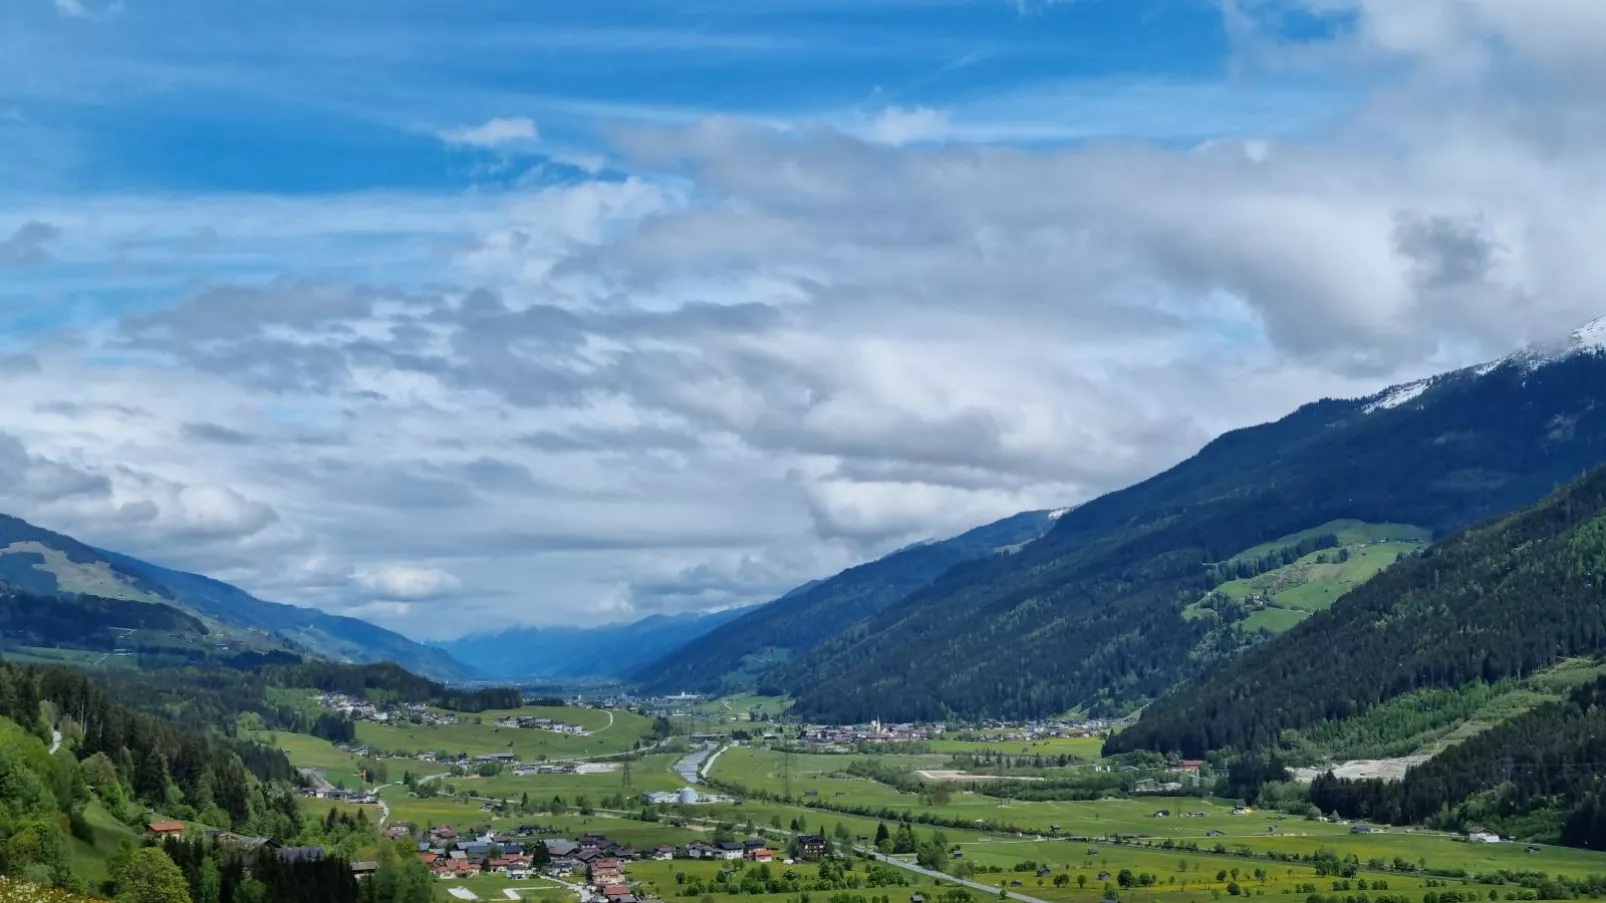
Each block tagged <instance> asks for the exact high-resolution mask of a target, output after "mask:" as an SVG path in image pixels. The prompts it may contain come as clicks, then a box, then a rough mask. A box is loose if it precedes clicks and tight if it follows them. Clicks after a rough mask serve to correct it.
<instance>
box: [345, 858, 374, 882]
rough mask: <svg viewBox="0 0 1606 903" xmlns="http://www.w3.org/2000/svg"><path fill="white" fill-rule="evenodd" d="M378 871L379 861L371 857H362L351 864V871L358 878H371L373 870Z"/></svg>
mask: <svg viewBox="0 0 1606 903" xmlns="http://www.w3.org/2000/svg"><path fill="white" fill-rule="evenodd" d="M377 871H379V863H377V862H374V861H373V860H371V859H363V860H359V861H357V862H353V863H352V864H351V873H352V874H353V875H355V876H357V877H358V878H371V877H373V874H374V872H377Z"/></svg>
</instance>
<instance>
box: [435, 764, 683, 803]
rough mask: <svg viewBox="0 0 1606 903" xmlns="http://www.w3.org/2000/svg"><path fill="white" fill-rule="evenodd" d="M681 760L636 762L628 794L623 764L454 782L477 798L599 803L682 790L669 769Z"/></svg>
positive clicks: (677, 779) (632, 765)
mask: <svg viewBox="0 0 1606 903" xmlns="http://www.w3.org/2000/svg"><path fill="white" fill-rule="evenodd" d="M680 758H681V756H680V755H676V754H654V755H647V756H642V757H641V758H639V759H635V760H633V761H632V762H631V763H630V783H631V788H632V790H631V791H626V790H625V787H624V774H623V767H622V764H620V763H612V762H610V763H607V766H606V767H608V768H609V770H607V771H601V770H599V771H594V772H590V773H586V774H579V773H577V774H540V775H529V776H524V777H521V776H519V775H515V774H511V773H506V772H504V773H503V774H499V775H496V776H495V777H490V778H452V779H451V781H452V783H453V784H454V785H456V786H459V787H461V788H463V789H465V790H472V791H473V792H474V793H475V794H481V795H484V796H493V797H499V798H503V799H507V798H513V799H517V798H518V797H519V795H520V794H524V793H528V794H529V795H530V798H531V799H538V800H541V801H543V802H545V801H546V800H550V799H551V798H552V797H554V796H561V797H563V798H564V799H565V800H568V801H570V802H573V801H574V799H575V798H576V797H579V796H586V797H589V798H590V799H591V800H592V801H593V802H595V801H596V800H598V799H600V798H602V797H604V796H612V795H614V794H616V793H626V794H627V795H629V793H630V792H634V793H636V794H640V793H645V792H647V791H649V790H666V791H672V790H678V789H680V787H681V786H683V784H684V783H685V782H684V781H682V780H681V779H680V776H679V775H677V774H675V773H674V772H672V771H670V770H669V767H670V766H671V765H673V764H674V763H675V761H676V760H678V759H680ZM418 764H422V763H418ZM414 770H415V771H416V770H417V769H416V768H415V769H414Z"/></svg>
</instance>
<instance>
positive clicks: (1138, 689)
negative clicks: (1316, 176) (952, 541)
mask: <svg viewBox="0 0 1606 903" xmlns="http://www.w3.org/2000/svg"><path fill="white" fill-rule="evenodd" d="M1603 338H1606V323H1595V324H1591V325H1590V326H1588V327H1585V328H1583V329H1580V330H1578V331H1576V332H1575V333H1573V335H1572V336H1571V337H1570V339H1569V340H1568V341H1567V342H1564V343H1561V344H1558V345H1554V346H1547V347H1536V348H1530V349H1525V350H1523V351H1521V352H1518V353H1516V354H1513V355H1510V356H1508V357H1506V358H1502V359H1500V360H1498V361H1493V362H1490V363H1488V364H1484V365H1480V366H1477V367H1471V368H1467V369H1463V370H1459V371H1455V372H1453V373H1447V374H1444V375H1441V376H1438V377H1434V378H1432V379H1427V380H1421V381H1417V382H1413V383H1409V384H1405V385H1401V386H1396V387H1393V388H1391V389H1388V390H1385V391H1383V392H1381V393H1378V394H1376V395H1373V396H1370V397H1366V398H1359V399H1324V400H1321V401H1317V402H1313V403H1311V404H1307V405H1305V406H1303V407H1301V408H1300V409H1299V410H1297V411H1295V412H1294V413H1292V414H1290V415H1288V416H1287V417H1284V418H1282V419H1281V420H1278V421H1276V422H1273V423H1268V424H1263V425H1260V426H1255V427H1250V428H1247V429H1242V430H1237V431H1234V432H1231V433H1228V434H1226V435H1223V436H1221V437H1220V438H1218V439H1216V440H1215V441H1213V442H1211V443H1209V444H1208V445H1207V446H1206V447H1205V448H1204V449H1202V450H1201V451H1200V452H1199V453H1198V454H1197V455H1195V456H1193V457H1192V458H1190V459H1188V460H1187V461H1184V462H1182V463H1181V464H1179V465H1177V466H1176V467H1173V468H1171V469H1170V470H1167V471H1166V472H1164V473H1161V474H1159V475H1157V476H1155V477H1153V478H1151V479H1149V480H1146V481H1143V482H1141V483H1139V484H1137V485H1134V486H1131V487H1129V488H1126V489H1123V490H1120V491H1117V492H1112V493H1110V494H1108V495H1105V496H1102V497H1100V498H1097V499H1094V500H1093V501H1090V502H1088V503H1086V504H1084V505H1082V506H1080V507H1078V508H1076V509H1074V510H1071V511H1069V512H1067V513H1065V514H1064V516H1062V517H1060V518H1058V519H1057V520H1056V521H1055V522H1054V523H1053V527H1052V529H1050V530H1048V532H1047V533H1046V534H1045V535H1043V537H1042V538H1041V539H1038V540H1036V541H1034V542H1029V543H1026V544H1025V545H1022V546H1020V547H1018V548H1016V549H1014V550H1012V553H1011V554H1008V555H996V554H979V555H976V556H973V557H971V558H969V559H966V560H962V561H958V562H950V563H947V564H946V566H944V567H942V568H941V569H937V568H933V569H932V570H933V571H935V573H926V574H922V575H920V576H921V579H919V580H917V581H914V582H915V583H916V584H917V585H916V586H915V588H913V589H912V591H908V592H907V593H906V594H904V595H902V596H899V597H897V598H886V597H882V598H879V599H877V600H876V601H875V602H874V603H873V604H871V605H869V606H866V607H865V608H863V609H861V610H860V612H859V617H858V618H857V619H856V620H854V621H853V622H852V623H851V624H850V625H848V626H845V627H838V626H837V625H836V624H830V625H827V626H830V627H831V628H832V629H833V631H834V632H831V633H830V634H829V635H827V636H824V637H818V636H815V635H810V636H808V637H806V638H805V639H804V641H803V642H801V643H796V645H797V646H799V647H802V648H801V649H799V650H793V649H791V648H789V647H788V645H787V644H788V642H789V641H790V637H791V636H792V635H793V634H792V632H793V630H794V629H795V627H791V626H788V627H782V626H779V625H783V624H795V623H797V622H798V621H801V622H804V623H808V622H809V619H808V618H807V617H806V616H800V617H798V618H797V620H796V621H788V619H787V617H786V614H787V612H788V611H794V612H798V613H799V614H800V615H803V614H804V613H806V612H807V611H808V604H809V601H808V600H809V599H810V598H811V596H813V595H814V594H817V593H820V592H822V591H824V590H825V588H826V587H829V586H831V585H832V584H833V583H838V584H840V583H842V582H846V581H847V580H848V578H849V575H851V574H853V573H854V572H852V571H850V572H847V573H845V574H843V575H839V577H837V578H833V579H832V580H830V581H825V582H824V583H822V584H820V585H819V586H816V587H813V588H811V589H810V590H809V591H808V592H806V593H800V594H797V595H795V596H793V597H792V598H790V599H786V600H782V601H779V602H775V603H770V604H769V605H767V606H764V607H763V608H760V609H758V610H756V611H754V612H752V613H750V614H749V615H747V616H745V617H743V618H740V619H737V620H736V621H733V622H731V623H730V624H727V625H725V626H724V627H723V628H721V629H720V630H719V631H715V632H714V633H711V634H710V635H709V636H708V637H707V638H704V639H703V640H700V641H697V642H694V643H692V644H690V645H689V646H688V647H685V648H683V649H681V650H677V651H676V652H674V653H671V654H670V655H669V656H667V657H666V658H665V659H663V660H662V661H661V662H660V663H658V664H656V665H654V666H652V667H651V668H649V669H644V671H643V672H642V673H641V676H642V677H643V678H645V679H646V680H647V682H648V684H649V686H654V687H659V688H664V689H668V688H671V687H679V688H685V687H691V688H712V687H713V686H715V683H714V681H722V682H724V683H725V684H727V685H728V683H729V681H728V678H727V677H726V676H728V675H732V674H736V675H738V676H741V675H742V673H743V672H742V668H744V667H747V665H749V664H751V663H752V662H753V656H755V655H759V656H762V655H765V654H767V653H766V652H765V650H768V649H776V648H786V649H787V654H785V655H775V656H774V658H775V659H777V661H768V662H760V667H757V668H753V669H750V670H751V671H753V672H756V673H753V674H752V675H751V678H750V679H751V680H753V681H754V682H755V683H756V684H757V685H758V687H759V688H760V689H761V690H762V691H765V692H772V693H786V694H790V695H792V696H793V697H794V698H795V699H796V705H797V709H798V711H799V712H800V713H801V714H803V715H804V716H805V717H809V718H816V719H821V720H835V721H860V720H867V719H870V718H876V717H879V718H882V719H896V720H903V719H937V718H943V717H947V716H951V715H958V716H972V717H983V716H992V717H1034V716H1047V715H1056V714H1060V713H1064V712H1069V711H1084V712H1095V713H1101V714H1116V713H1124V712H1129V711H1131V710H1133V709H1135V708H1137V707H1139V706H1142V705H1144V704H1146V703H1148V702H1150V701H1152V700H1154V699H1157V698H1160V697H1161V696H1163V695H1164V694H1166V693H1167V692H1168V691H1170V690H1171V688H1173V687H1175V686H1177V685H1178V684H1179V683H1181V682H1184V681H1193V680H1197V679H1199V678H1200V677H1201V676H1202V675H1204V674H1206V673H1208V672H1210V671H1211V670H1212V669H1213V668H1214V667H1216V666H1217V665H1218V664H1219V663H1220V662H1222V661H1225V660H1228V659H1230V658H1231V657H1232V656H1233V655H1234V654H1235V653H1236V652H1238V651H1239V650H1241V649H1242V648H1243V647H1245V646H1247V645H1250V644H1253V643H1255V642H1258V641H1260V640H1262V639H1264V637H1265V636H1266V635H1267V634H1268V633H1270V632H1271V631H1268V630H1259V629H1255V630H1245V629H1243V626H1242V624H1241V623H1228V624H1224V623H1223V622H1222V618H1220V617H1215V616H1211V615H1210V614H1209V613H1206V614H1205V615H1201V613H1200V603H1201V601H1202V600H1204V599H1206V598H1208V597H1209V596H1210V594H1212V593H1215V592H1217V591H1218V590H1219V589H1221V588H1222V587H1223V584H1224V580H1223V577H1222V574H1221V571H1220V567H1219V564H1220V563H1222V562H1227V561H1230V560H1233V559H1235V558H1236V557H1237V556H1241V555H1243V554H1245V553H1247V552H1250V551H1252V550H1254V549H1257V548H1262V547H1265V546H1267V544H1272V545H1273V546H1275V545H1276V544H1277V543H1279V542H1282V541H1284V540H1287V539H1289V538H1290V537H1295V536H1298V535H1301V534H1305V533H1308V531H1312V530H1317V529H1319V528H1323V525H1328V524H1333V523H1358V524H1361V525H1363V526H1365V525H1371V526H1374V527H1376V528H1377V529H1379V530H1382V531H1383V532H1387V531H1388V530H1395V531H1404V532H1403V533H1401V534H1400V535H1401V536H1414V537H1443V536H1445V535H1448V534H1451V533H1454V532H1456V531H1459V530H1462V529H1464V528H1466V527H1468V526H1470V525H1472V524H1474V523H1477V522H1479V521H1482V520H1485V519H1488V518H1492V517H1496V516H1499V515H1502V514H1505V513H1507V512H1510V511H1512V510H1514V509H1517V508H1519V507H1521V506H1524V505H1528V504H1531V503H1533V502H1535V501H1536V500H1538V499H1539V498H1541V497H1542V496H1544V495H1545V494H1546V493H1548V492H1550V491H1551V490H1553V489H1555V488H1556V487H1558V486H1560V485H1562V484H1565V483H1567V482H1569V481H1571V480H1572V479H1574V478H1576V477H1577V476H1579V475H1580V474H1581V473H1583V472H1584V471H1585V470H1587V469H1589V468H1591V467H1592V466H1594V465H1596V464H1597V463H1599V462H1600V461H1602V460H1603V459H1606V355H1603V354H1602V353H1601V351H1602V348H1601V345H1602V340H1603ZM1385 528H1386V529H1385ZM1356 548H1357V549H1360V548H1361V547H1360V546H1357V547H1356ZM1350 551H1351V550H1350V549H1347V548H1346V549H1341V550H1335V551H1333V552H1331V553H1328V554H1331V555H1333V556H1335V558H1336V557H1343V556H1348V555H1349V554H1350ZM882 564H883V563H882V562H876V563H873V564H872V565H866V566H865V568H872V569H873V568H876V567H877V566H879V565H882ZM902 589H904V587H902V586H900V587H896V588H893V589H891V590H890V591H889V592H888V593H887V596H896V595H897V593H898V592H899V591H900V590H902ZM1331 604H1332V602H1331V599H1327V600H1324V601H1323V605H1331ZM849 607H851V606H849ZM1314 607H1320V606H1314ZM765 622H769V623H771V624H773V625H776V626H773V627H770V628H769V629H767V630H765V629H762V624H763V623H765ZM748 628H752V629H753V630H754V635H753V636H750V637H747V638H745V639H743V641H742V642H741V643H740V644H736V643H732V644H727V643H724V642H717V641H716V639H718V638H722V637H726V636H731V635H732V634H733V633H734V632H736V631H738V630H744V629H748ZM791 642H795V641H791ZM727 645H729V646H730V647H731V648H727ZM733 653H737V654H735V655H734V656H733ZM780 659H784V660H780ZM733 665H735V666H736V667H735V669H734V670H733Z"/></svg>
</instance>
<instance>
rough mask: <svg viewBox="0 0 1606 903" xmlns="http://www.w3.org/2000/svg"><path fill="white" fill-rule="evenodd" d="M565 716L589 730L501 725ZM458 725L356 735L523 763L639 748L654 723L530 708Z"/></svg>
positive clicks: (372, 728) (378, 745) (364, 726)
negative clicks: (505, 755) (517, 718)
mask: <svg viewBox="0 0 1606 903" xmlns="http://www.w3.org/2000/svg"><path fill="white" fill-rule="evenodd" d="M514 714H517V715H528V716H531V717H548V718H561V719H563V720H565V721H568V722H569V723H570V724H579V725H581V726H582V727H585V728H586V729H587V730H589V731H591V733H590V734H588V735H586V736H577V735H571V734H559V733H556V732H554V731H546V730H537V729H531V728H510V727H499V726H498V725H497V724H496V720H497V719H498V718H501V717H503V716H506V715H514ZM459 717H460V718H461V719H462V720H460V721H458V723H456V724H400V725H384V724H376V723H374V722H372V721H362V722H358V724H357V740H358V741H359V742H362V743H366V744H368V746H369V747H371V748H373V749H376V750H384V751H385V752H389V753H397V754H401V755H415V754H417V753H421V752H445V753H449V754H453V755H455V754H457V753H467V754H468V755H471V756H481V755H488V754H490V753H501V752H512V753H515V754H516V755H518V757H519V758H520V759H521V760H523V761H525V762H539V761H544V760H553V759H579V758H588V757H594V756H607V755H614V754H617V753H621V752H627V751H629V750H631V749H633V748H635V746H636V744H637V743H638V742H644V741H645V740H646V739H647V738H649V737H650V736H651V734H652V722H651V721H649V720H648V719H646V718H643V717H642V716H640V715H637V714H636V713H634V712H626V711H601V710H597V709H581V708H537V707H533V706H531V707H526V708H523V709H516V710H511V711H490V712H483V713H481V714H479V715H462V716H459Z"/></svg>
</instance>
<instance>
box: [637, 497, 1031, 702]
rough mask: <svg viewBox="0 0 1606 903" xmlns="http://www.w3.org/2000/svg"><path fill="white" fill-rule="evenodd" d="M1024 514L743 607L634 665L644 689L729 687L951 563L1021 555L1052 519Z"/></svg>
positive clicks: (754, 679) (742, 684) (750, 682)
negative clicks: (732, 617)
mask: <svg viewBox="0 0 1606 903" xmlns="http://www.w3.org/2000/svg"><path fill="white" fill-rule="evenodd" d="M1054 520H1055V518H1054V515H1053V513H1051V512H1048V511H1030V512H1027V513H1024V514H1017V515H1015V516H1013V517H1009V518H1005V519H1004V520H1001V521H998V522H997V523H993V524H988V525H986V526H983V527H978V528H976V529H974V530H970V531H968V532H966V533H963V534H961V535H959V536H956V537H953V538H951V539H946V540H942V541H940V542H930V543H923V544H920V545H915V546H910V547H909V548H906V549H902V550H900V551H897V552H894V553H892V554H891V555H887V556H885V557H884V558H880V559H878V560H876V561H872V562H870V563H868V564H863V565H860V566H858V567H855V568H850V569H849V570H846V571H843V572H842V573H840V574H837V575H836V576H834V577H831V578H830V579H827V580H820V581H816V582H814V583H811V584H809V585H807V586H803V587H799V588H798V589H797V590H794V591H792V592H790V593H788V594H786V595H785V596H783V597H781V598H780V599H776V600H775V601H773V602H770V603H768V604H766V605H761V606H758V607H757V608H754V609H753V610H751V611H748V612H745V613H743V614H742V616H741V617H738V618H736V619H735V620H732V621H730V622H729V623H726V624H722V625H720V626H719V627H717V628H715V629H714V630H712V631H710V632H709V633H707V634H706V635H704V636H700V637H698V638H696V639H694V640H692V641H690V642H689V643H686V644H685V645H683V646H681V647H680V648H678V649H676V650H674V651H673V652H671V653H669V654H668V655H666V656H664V657H663V658H661V659H658V660H657V661H654V662H652V663H650V664H648V665H645V666H643V667H641V668H639V669H638V670H637V672H636V675H635V676H636V678H637V679H638V680H640V681H641V682H642V683H643V685H644V686H645V688H646V689H647V690H648V691H649V692H664V693H674V692H681V691H687V690H691V691H697V692H719V693H723V692H731V691H736V690H743V689H749V688H751V687H753V686H754V685H755V684H756V683H758V682H759V681H760V680H761V679H762V678H763V675H765V674H767V673H768V672H769V671H771V670H774V669H775V668H777V667H779V666H781V665H783V664H784V663H786V662H787V661H790V660H791V659H792V658H794V657H796V656H798V655H802V654H803V653H806V652H808V651H810V650H812V649H814V648H815V647H816V646H818V645H819V644H820V643H822V642H824V641H825V640H826V639H827V638H829V637H831V636H832V635H834V634H836V633H838V632H840V631H842V630H844V629H846V628H848V627H849V626H851V625H853V624H854V623H855V622H858V621H860V620H862V619H864V618H866V617H869V616H870V615H873V614H875V613H876V612H879V611H881V610H882V609H884V608H886V607H887V606H889V605H891V604H893V603H895V602H897V601H898V600H900V599H902V598H904V597H905V596H907V595H908V594H910V593H912V592H914V591H915V590H917V589H920V588H921V587H924V586H926V585H928V584H930V583H931V582H932V581H933V580H936V579H937V578H938V577H940V576H941V575H942V574H943V573H944V572H946V571H947V570H949V569H950V568H953V567H954V566H956V565H960V564H963V563H965V562H969V561H974V560H977V559H980V558H985V557H988V556H991V555H994V554H1009V553H1015V552H1019V551H1020V550H1021V549H1023V548H1026V547H1027V546H1028V544H1030V543H1031V542H1033V541H1034V540H1036V539H1037V538H1038V537H1040V536H1042V535H1043V534H1044V533H1045V532H1047V531H1048V530H1049V528H1050V527H1052V526H1053V524H1054Z"/></svg>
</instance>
